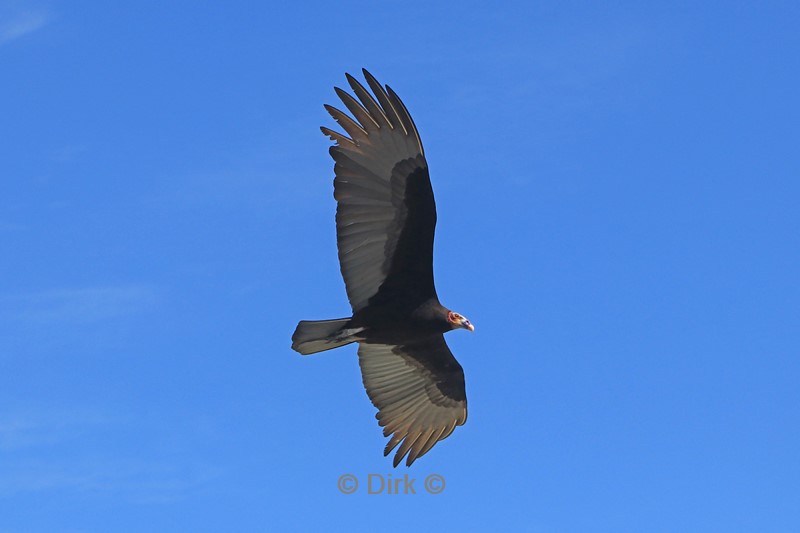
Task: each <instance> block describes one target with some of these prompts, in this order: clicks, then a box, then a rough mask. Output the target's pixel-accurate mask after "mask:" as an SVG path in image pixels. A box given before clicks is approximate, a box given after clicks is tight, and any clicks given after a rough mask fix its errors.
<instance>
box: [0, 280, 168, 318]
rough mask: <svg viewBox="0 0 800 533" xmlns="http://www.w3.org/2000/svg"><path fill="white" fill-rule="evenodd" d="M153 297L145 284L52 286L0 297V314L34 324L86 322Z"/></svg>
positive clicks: (126, 311)
mask: <svg viewBox="0 0 800 533" xmlns="http://www.w3.org/2000/svg"><path fill="white" fill-rule="evenodd" d="M157 300H158V295H157V293H156V291H155V289H154V288H153V287H150V286H145V285H125V286H111V287H86V288H67V289H54V290H47V291H40V292H33V293H28V294H16V295H7V296H3V297H0V316H2V317H4V318H6V319H12V320H22V321H25V322H37V323H52V322H60V323H65V322H66V323H89V322H97V321H101V320H105V319H109V318H115V317H118V316H122V315H127V314H130V313H134V312H138V311H141V310H144V309H146V308H148V307H150V306H151V305H153V304H154V303H155V302H156V301H157Z"/></svg>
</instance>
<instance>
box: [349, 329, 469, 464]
mask: <svg viewBox="0 0 800 533" xmlns="http://www.w3.org/2000/svg"><path fill="white" fill-rule="evenodd" d="M358 361H359V364H360V365H361V376H362V379H363V381H364V387H365V388H366V389H367V394H368V395H369V398H370V400H372V403H373V404H374V405H375V407H377V408H378V414H377V415H376V418H377V419H378V423H379V424H380V425H381V426H383V435H384V436H385V437H389V436H390V435H391V439H390V440H389V442H388V444H387V445H386V449H385V450H384V452H383V454H384V455H389V453H390V452H391V451H392V450H393V449H394V448H395V447H396V446H397V445H398V444H400V448H399V449H398V450H397V453H396V454H395V456H394V466H397V465H398V464H399V463H400V461H402V460H403V457H404V456H405V455H406V454H408V458H407V459H406V465H408V466H410V465H411V463H413V462H414V461H415V460H416V459H417V458H418V457H421V456H423V455H425V454H426V453H427V452H428V451H429V450H430V449H431V448H432V447H433V445H434V444H436V443H437V442H439V441H440V440H442V439H444V438H446V437H448V436H449V435H450V434H451V433H452V432H453V430H454V429H455V427H456V426H460V425H462V424H464V422H466V421H467V396H466V391H465V388H464V371H463V370H462V368H461V365H460V364H458V361H456V359H455V357H453V354H452V352H450V348H448V347H447V343H445V341H444V337H443V336H441V335H439V336H438V337H435V338H433V339H429V340H425V341H419V342H413V343H409V344H402V345H388V344H370V343H365V342H362V343H361V344H360V345H359V348H358ZM401 443H402V444H401Z"/></svg>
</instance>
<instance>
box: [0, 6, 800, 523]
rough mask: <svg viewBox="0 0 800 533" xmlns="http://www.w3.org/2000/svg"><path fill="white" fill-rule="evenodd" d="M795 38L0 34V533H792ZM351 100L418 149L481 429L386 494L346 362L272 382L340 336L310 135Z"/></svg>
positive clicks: (763, 10) (797, 241)
mask: <svg viewBox="0 0 800 533" xmlns="http://www.w3.org/2000/svg"><path fill="white" fill-rule="evenodd" d="M645 4H646V5H645ZM798 26H800V8H798V5H797V4H796V3H793V2H763V3H755V2H648V3H642V2H605V3H602V4H598V3H584V2H547V3H541V2H508V3H489V4H487V3H484V2H480V3H476V2H458V3H454V2H453V3H449V2H448V3H433V5H431V4H430V3H429V2H416V1H409V2H401V3H392V4H389V3H377V2H363V3H356V2H339V3H331V2H296V3H290V2H284V3H280V4H278V3H269V2H264V3H256V2H239V1H229V2H225V3H221V2H220V3H197V2H137V3H125V4H123V3H112V2H98V1H73V2H63V1H55V0H54V1H49V2H47V1H43V2H39V1H33V0H31V1H27V0H18V1H0V72H2V83H0V175H2V178H0V254H2V257H3V260H2V261H0V405H2V406H3V407H2V409H0V531H4V532H5V531H33V532H36V531H42V532H45V531H47V532H50V531H76V532H77V531H103V532H105V531H261V530H266V529H267V528H269V529H271V530H277V529H275V528H281V529H287V528H290V529H299V530H302V529H311V530H325V529H334V530H335V529H342V530H344V529H348V530H353V529H354V530H376V529H377V528H380V529H381V530H389V531H391V530H403V531H406V530H408V529H409V528H412V527H416V528H419V527H420V525H422V524H424V525H426V526H427V527H448V529H462V530H467V531H473V530H481V529H486V528H490V527H491V528H493V529H494V530H498V529H497V528H500V529H510V530H530V531H540V532H585V531H613V532H623V531H631V532H641V531H726V532H729V531H798V530H800V511H798V505H797V502H798V500H799V499H800V455H798V449H800V423H798V421H800V387H798V380H800V358H799V357H798V355H799V354H800V334H799V331H800V328H798V324H800V277H798V265H799V264H800V232H798V228H800V215H798V209H797V204H798V198H800V180H799V178H800V156H799V155H798V146H800V133H799V132H798V125H799V124H800V106H799V105H798V99H797V95H798V94H800V83H799V82H800V74H798V73H800V33H798V31H797V28H798ZM361 67H367V68H368V69H370V70H371V71H372V73H373V74H375V76H377V77H378V79H379V80H381V81H382V82H384V83H388V84H390V85H391V86H392V87H393V88H394V89H395V90H396V91H397V92H398V94H399V95H400V96H401V98H403V99H404V101H405V103H406V104H407V106H408V107H409V109H410V111H411V113H412V116H414V118H415V120H416V122H417V125H418V127H419V129H420V132H421V135H422V139H423V142H424V144H425V147H426V152H427V156H428V160H429V164H430V167H431V175H432V181H433V186H434V191H435V193H436V197H437V205H438V211H439V225H438V228H437V240H436V252H435V255H436V261H435V275H436V282H437V288H438V292H439V295H440V296H441V298H442V301H443V303H444V304H445V305H448V306H449V307H451V308H453V309H455V310H457V311H459V312H462V313H464V314H465V315H467V316H468V317H469V318H470V319H471V320H472V321H473V322H474V323H475V325H476V327H477V331H476V332H475V333H474V334H469V333H466V332H454V333H452V334H449V335H448V342H449V344H450V346H451V348H452V350H453V352H454V353H455V354H456V356H457V358H458V359H459V361H460V362H461V364H462V366H463V367H464V369H465V373H466V379H467V394H468V397H469V407H470V415H469V421H468V423H467V424H466V425H465V426H464V427H461V428H459V429H457V430H456V432H455V433H454V434H453V436H451V437H450V438H449V439H447V440H446V441H444V442H442V443H440V444H439V445H437V446H436V447H435V448H434V449H433V450H432V451H431V452H430V453H429V454H428V455H426V456H425V457H424V458H422V459H420V460H419V461H418V462H417V463H416V464H415V465H414V466H413V467H412V468H411V469H406V468H399V469H397V470H393V469H392V468H391V463H390V461H389V459H385V458H384V457H383V456H382V453H381V452H382V449H383V445H384V442H385V440H384V439H383V438H382V436H381V432H380V430H379V428H378V426H377V424H376V422H375V420H374V408H373V407H372V405H371V404H370V403H369V400H368V399H367V396H366V394H365V392H364V391H363V389H362V386H361V379H360V376H359V371H358V365H357V361H356V357H355V350H354V348H353V347H348V348H345V349H341V350H338V351H337V352H330V353H326V354H320V355H317V356H313V357H307V358H303V357H301V356H299V355H298V354H296V353H294V352H292V351H291V350H290V349H289V345H290V336H291V333H292V331H293V329H294V326H295V324H296V323H297V321H298V320H300V319H316V318H334V317H340V316H345V315H347V314H348V312H349V307H348V305H347V300H346V296H345V292H344V286H343V284H342V281H341V278H340V275H339V271H338V264H337V259H336V247H335V233H334V223H333V216H334V210H335V203H334V200H333V197H332V175H333V173H332V162H331V160H330V158H329V156H328V154H327V147H328V145H329V142H328V140H327V139H326V138H325V137H323V135H322V134H321V133H320V132H319V130H318V127H319V126H320V125H328V126H330V125H331V124H332V120H330V119H329V117H327V115H326V113H325V112H324V110H323V108H322V104H323V103H336V99H335V95H334V93H333V89H332V87H333V85H340V86H343V85H345V83H346V82H345V79H344V72H351V73H354V74H358V73H359V71H360V68H361ZM346 473H350V474H353V475H356V476H358V477H359V478H361V479H362V483H363V480H364V479H366V477H367V476H368V475H369V474H380V475H384V476H388V475H389V474H392V475H393V476H395V477H397V476H401V475H402V474H404V473H408V474H409V475H410V476H412V477H414V478H417V479H419V480H420V481H418V482H417V489H418V492H421V493H420V494H416V495H407V496H396V495H387V494H382V495H369V494H366V493H365V492H364V490H360V491H359V492H357V493H356V494H353V495H344V494H341V493H339V491H338V490H337V487H336V483H337V479H338V478H339V476H341V475H343V474H346ZM432 473H436V474H440V475H442V476H443V477H444V478H445V479H446V483H447V485H446V489H445V491H444V492H443V493H441V494H438V495H431V494H427V493H424V491H420V490H419V488H420V484H421V482H422V481H421V480H423V479H424V478H425V477H426V476H428V475H429V474H432Z"/></svg>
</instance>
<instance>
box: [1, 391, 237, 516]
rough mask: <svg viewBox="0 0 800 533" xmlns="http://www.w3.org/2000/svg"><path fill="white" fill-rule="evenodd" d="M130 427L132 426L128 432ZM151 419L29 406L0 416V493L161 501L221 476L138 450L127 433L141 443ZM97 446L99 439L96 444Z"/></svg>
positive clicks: (188, 462) (220, 472)
mask: <svg viewBox="0 0 800 533" xmlns="http://www.w3.org/2000/svg"><path fill="white" fill-rule="evenodd" d="M132 428H135V430H132ZM153 431H156V432H157V434H158V435H159V437H161V436H163V435H164V434H165V432H168V431H169V430H168V429H165V428H163V427H157V428H154V426H153V424H152V423H151V422H150V421H147V420H143V419H141V418H138V417H128V416H126V415H122V417H120V414H119V413H116V414H115V415H114V416H110V415H109V414H108V413H106V414H103V413H100V412H96V411H92V410H86V409H80V408H79V409H70V408H58V407H56V408H48V407H41V406H39V407H36V406H31V407H28V408H24V409H21V410H16V411H14V410H13V409H12V410H11V412H8V413H7V414H3V415H0V472H2V473H3V475H2V476H0V498H3V497H9V496H13V495H18V494H26V493H34V492H48V491H61V492H64V491H66V492H70V493H94V494H97V493H103V494H107V495H111V496H113V497H122V498H125V499H127V500H130V501H136V502H142V503H144V502H146V503H164V502H170V501H174V500H179V499H182V498H184V497H187V496H188V495H189V494H191V493H193V492H195V491H198V490H206V489H208V488H210V487H212V486H213V482H214V480H216V479H218V478H219V477H221V476H223V475H224V470H223V469H222V468H220V467H217V466H214V465H209V464H206V463H205V462H202V461H200V462H194V461H191V460H188V459H186V457H185V456H184V455H183V454H180V455H179V456H177V457H175V456H171V455H169V454H164V453H163V451H162V450H158V451H152V450H151V451H150V455H149V456H148V454H147V453H144V454H143V453H142V450H140V449H138V448H137V447H136V446H132V447H126V446H124V445H120V444H117V445H116V446H113V447H112V446H109V444H108V443H111V442H128V441H129V438H128V436H129V433H131V432H133V433H136V434H137V435H138V436H139V437H140V438H143V439H145V440H147V439H148V437H152V435H153V433H152V432H153ZM99 443H104V444H99Z"/></svg>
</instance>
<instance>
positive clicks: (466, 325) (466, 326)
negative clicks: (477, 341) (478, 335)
mask: <svg viewBox="0 0 800 533" xmlns="http://www.w3.org/2000/svg"><path fill="white" fill-rule="evenodd" d="M461 327H463V328H464V329H468V330H470V331H475V326H473V325H472V322H470V321H469V320H467V319H466V318H465V319H464V320H462V321H461Z"/></svg>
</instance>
